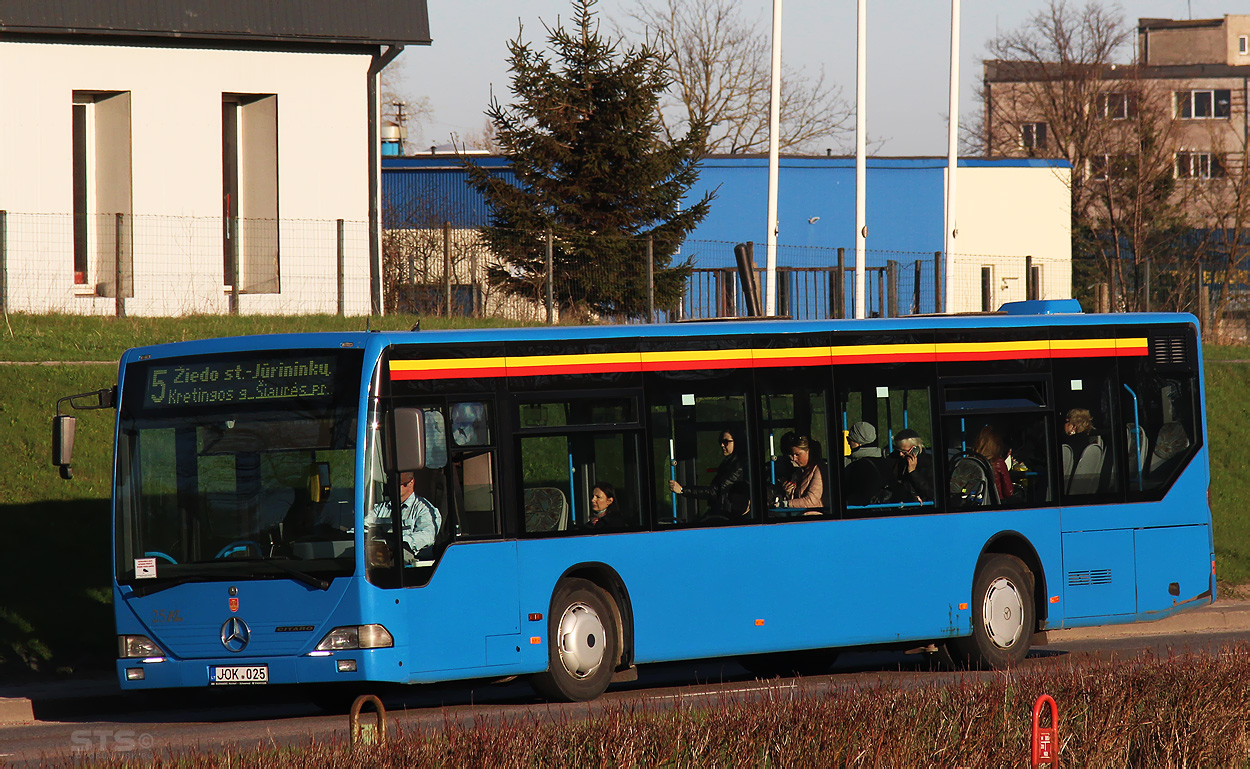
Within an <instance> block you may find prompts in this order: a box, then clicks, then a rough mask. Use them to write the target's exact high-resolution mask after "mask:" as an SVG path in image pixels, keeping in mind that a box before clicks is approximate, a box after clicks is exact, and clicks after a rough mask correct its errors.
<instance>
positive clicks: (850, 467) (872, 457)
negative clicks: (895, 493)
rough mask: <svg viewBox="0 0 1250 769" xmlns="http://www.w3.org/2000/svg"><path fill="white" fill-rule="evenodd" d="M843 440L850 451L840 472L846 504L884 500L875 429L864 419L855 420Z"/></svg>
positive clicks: (882, 470) (885, 497)
mask: <svg viewBox="0 0 1250 769" xmlns="http://www.w3.org/2000/svg"><path fill="white" fill-rule="evenodd" d="M846 442H847V444H848V445H850V447H851V454H850V456H848V457H847V458H846V467H845V468H844V469H843V471H842V478H843V483H842V487H843V491H844V492H845V494H846V504H848V505H855V506H863V505H869V504H874V503H878V502H883V501H887V498H888V497H889V496H890V494H889V493H888V492H887V491H886V475H885V472H884V470H885V468H884V467H882V462H883V458H882V456H881V449H880V448H878V447H877V446H876V445H875V444H876V442H877V428H875V427H873V426H872V425H871V424H869V423H867V422H856V423H855V424H853V425H851V429H850V430H849V431H847V434H846Z"/></svg>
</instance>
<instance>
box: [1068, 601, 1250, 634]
mask: <svg viewBox="0 0 1250 769" xmlns="http://www.w3.org/2000/svg"><path fill="white" fill-rule="evenodd" d="M1246 629H1250V602H1246V601H1237V602H1230V603H1222V602H1221V603H1217V604H1212V605H1210V606H1204V607H1203V608H1201V609H1194V610H1192V611H1187V612H1182V613H1180V614H1176V615H1173V616H1171V617H1166V618H1164V619H1161V620H1155V621H1148V622H1130V623H1126V624H1122V625H1102V626H1099V627H1088V628H1071V629H1067V630H1050V631H1047V633H1046V640H1047V643H1050V644H1056V643H1063V642H1064V641H1085V640H1095V639H1099V638H1130V637H1133V636H1151V635H1167V634H1170V633H1218V632H1223V631H1234V630H1246Z"/></svg>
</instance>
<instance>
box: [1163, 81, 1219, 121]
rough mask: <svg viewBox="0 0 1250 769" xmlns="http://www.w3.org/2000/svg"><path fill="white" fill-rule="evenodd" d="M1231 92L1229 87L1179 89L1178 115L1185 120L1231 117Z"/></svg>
mask: <svg viewBox="0 0 1250 769" xmlns="http://www.w3.org/2000/svg"><path fill="white" fill-rule="evenodd" d="M1231 94H1232V92H1231V91H1229V90H1228V89H1227V88H1216V89H1195V90H1192V91H1177V92H1176V94H1175V96H1176V104H1175V108H1176V117H1178V118H1181V119H1183V120H1204V119H1209V118H1226V117H1229V116H1230V115H1231V113H1232V98H1231Z"/></svg>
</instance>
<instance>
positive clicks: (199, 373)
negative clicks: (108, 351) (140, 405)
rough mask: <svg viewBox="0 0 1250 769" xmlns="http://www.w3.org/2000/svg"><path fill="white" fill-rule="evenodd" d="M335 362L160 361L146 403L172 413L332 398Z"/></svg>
mask: <svg viewBox="0 0 1250 769" xmlns="http://www.w3.org/2000/svg"><path fill="white" fill-rule="evenodd" d="M334 363H335V359H334V358H333V357H332V356H328V355H324V356H318V355H298V356H293V355H287V356H281V357H276V358H269V359H266V360H256V359H251V360H248V361H246V362H240V361H237V360H236V361H229V360H213V361H210V362H194V363H192V362H179V363H173V364H170V365H161V364H160V363H159V362H155V363H154V364H153V365H152V367H151V368H149V369H148V374H147V382H146V383H145V389H144V396H143V401H144V405H145V406H147V407H149V408H172V407H178V406H224V405H231V404H241V403H257V402H264V401H278V400H285V399H288V398H328V397H330V396H331V395H333V393H334Z"/></svg>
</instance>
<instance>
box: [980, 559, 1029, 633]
mask: <svg viewBox="0 0 1250 769" xmlns="http://www.w3.org/2000/svg"><path fill="white" fill-rule="evenodd" d="M982 621H983V622H984V623H985V632H986V634H987V635H989V637H990V640H991V641H993V642H994V645H995V646H997V647H998V648H1000V649H1009V648H1011V646H1012V645H1013V644H1015V642H1016V641H1018V640H1020V636H1021V635H1022V633H1023V632H1024V601H1023V599H1022V598H1021V596H1020V591H1019V590H1017V589H1016V586H1015V585H1014V584H1013V583H1012V582H1011V580H1009V579H1007V578H1006V577H999V578H998V579H996V580H994V581H993V582H991V583H990V586H989V587H988V588H986V591H985V600H984V602H983V603H982Z"/></svg>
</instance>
